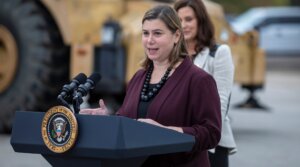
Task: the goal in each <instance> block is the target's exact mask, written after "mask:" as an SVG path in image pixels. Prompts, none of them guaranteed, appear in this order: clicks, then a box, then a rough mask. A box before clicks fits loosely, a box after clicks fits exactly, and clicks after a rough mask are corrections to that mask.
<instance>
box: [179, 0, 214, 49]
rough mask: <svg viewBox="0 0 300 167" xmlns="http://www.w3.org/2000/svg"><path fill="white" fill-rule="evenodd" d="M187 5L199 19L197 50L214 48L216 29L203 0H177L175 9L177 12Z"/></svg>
mask: <svg viewBox="0 0 300 167" xmlns="http://www.w3.org/2000/svg"><path fill="white" fill-rule="evenodd" d="M187 6H189V7H191V8H192V9H193V10H194V12H195V15H196V18H197V21H198V25H197V26H198V32H197V35H196V46H195V47H196V48H195V50H196V52H197V53H198V52H200V51H201V50H202V49H203V48H204V47H209V48H212V47H213V46H214V45H215V38H214V31H215V30H214V26H213V24H212V21H211V20H210V18H209V15H208V13H207V10H206V8H205V6H204V4H203V2H202V0H176V1H175V3H174V9H175V10H176V11H177V12H178V10H179V9H181V8H183V7H187Z"/></svg>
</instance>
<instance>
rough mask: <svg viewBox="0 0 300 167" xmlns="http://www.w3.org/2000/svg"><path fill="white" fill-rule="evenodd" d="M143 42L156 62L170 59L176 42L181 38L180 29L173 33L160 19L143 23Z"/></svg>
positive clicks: (150, 57) (146, 51)
mask: <svg viewBox="0 0 300 167" xmlns="http://www.w3.org/2000/svg"><path fill="white" fill-rule="evenodd" d="M142 33H143V34H142V43H143V46H144V50H145V53H146V55H147V56H148V58H149V59H150V60H152V61H156V62H167V61H169V55H170V53H171V51H172V49H173V47H174V44H175V43H177V42H178V40H179V31H177V32H176V33H172V32H171V31H170V30H169V29H168V28H167V26H166V25H165V23H164V22H162V21H161V20H160V19H153V20H146V21H144V23H143V32H142Z"/></svg>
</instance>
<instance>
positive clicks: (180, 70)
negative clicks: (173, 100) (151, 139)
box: [147, 57, 193, 120]
mask: <svg viewBox="0 0 300 167" xmlns="http://www.w3.org/2000/svg"><path fill="white" fill-rule="evenodd" d="M192 64H193V63H192V61H191V59H190V58H189V57H186V58H185V59H184V60H183V62H182V63H181V64H180V65H179V66H178V67H177V69H176V70H175V71H174V73H173V74H172V75H171V76H170V78H169V79H168V80H167V82H166V83H165V85H164V86H163V87H162V89H161V90H160V92H159V94H157V95H156V97H155V98H154V99H153V101H152V103H151V104H150V105H149V108H148V112H147V118H152V119H154V120H157V118H158V116H159V113H160V112H161V107H162V105H163V103H164V102H165V101H166V99H167V98H168V96H169V95H170V93H171V92H172V91H175V88H176V85H177V84H178V83H179V82H180V80H181V79H182V78H183V76H184V75H185V73H186V71H187V70H188V69H189V68H190V67H191V65H192ZM149 111H151V112H149Z"/></svg>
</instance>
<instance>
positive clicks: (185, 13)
mask: <svg viewBox="0 0 300 167" xmlns="http://www.w3.org/2000/svg"><path fill="white" fill-rule="evenodd" d="M177 13H178V16H179V18H180V21H181V26H182V29H183V34H184V39H185V40H186V41H193V40H195V39H196V35H197V32H198V26H197V25H198V20H197V18H196V14H195V12H194V10H193V8H191V7H189V6H186V7H182V8H180V9H179V10H178V12H177Z"/></svg>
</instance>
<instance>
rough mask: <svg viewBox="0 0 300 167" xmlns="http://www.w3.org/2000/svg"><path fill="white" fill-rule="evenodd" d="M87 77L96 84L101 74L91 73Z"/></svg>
mask: <svg viewBox="0 0 300 167" xmlns="http://www.w3.org/2000/svg"><path fill="white" fill-rule="evenodd" d="M89 79H90V80H92V81H93V82H94V84H97V82H98V81H99V80H100V79H101V75H100V74H99V73H93V74H92V75H91V76H90V77H89Z"/></svg>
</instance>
